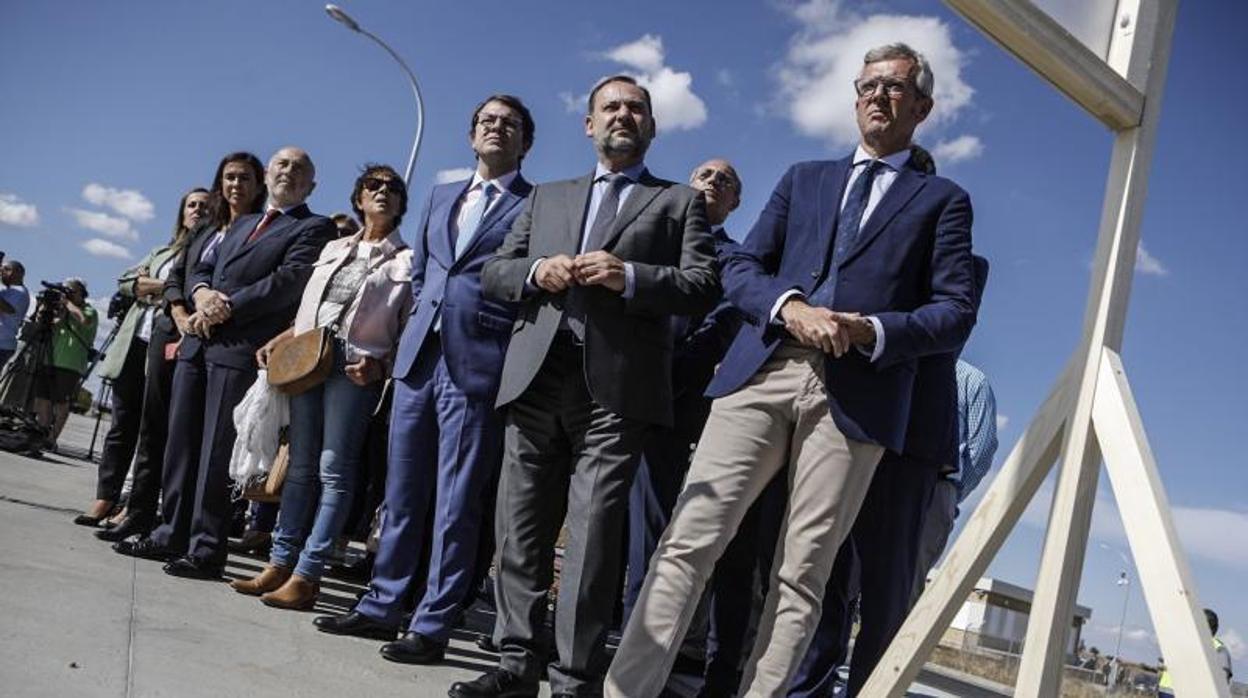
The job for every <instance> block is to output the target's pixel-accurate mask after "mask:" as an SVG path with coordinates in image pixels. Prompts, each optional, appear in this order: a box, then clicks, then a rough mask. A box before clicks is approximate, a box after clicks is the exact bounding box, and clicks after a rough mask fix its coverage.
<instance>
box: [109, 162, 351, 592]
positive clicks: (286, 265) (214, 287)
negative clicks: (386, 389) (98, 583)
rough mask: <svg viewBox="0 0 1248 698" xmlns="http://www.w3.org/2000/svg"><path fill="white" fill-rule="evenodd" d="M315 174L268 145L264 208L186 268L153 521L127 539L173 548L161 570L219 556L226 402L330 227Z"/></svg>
mask: <svg viewBox="0 0 1248 698" xmlns="http://www.w3.org/2000/svg"><path fill="white" fill-rule="evenodd" d="M315 180H316V168H315V166H314V165H313V164H312V159H311V158H309V157H308V154H307V153H306V152H304V151H303V150H301V149H299V148H294V147H286V148H282V149H281V150H279V151H277V152H276V153H275V154H274V155H273V157H272V158H271V159H270V160H269V165H268V168H267V170H266V171H265V184H266V185H267V186H268V191H269V201H268V204H267V206H266V209H265V212H264V213H263V214H253V215H248V216H241V217H239V219H238V220H236V221H235V222H234V224H233V225H232V226H230V228H229V230H227V231H226V233H225V237H224V238H222V240H221V242H220V243H218V244H217V246H216V248H215V249H214V250H212V251H211V252H209V253H208V254H206V255H205V256H204V257H203V258H202V259H201V260H200V261H199V263H198V264H196V265H195V266H194V267H193V268H192V269H190V271H189V273H188V275H187V277H188V279H187V283H188V284H189V285H190V287H191V288H192V297H193V301H194V305H195V313H194V314H193V315H192V316H191V320H190V322H191V324H192V327H193V329H194V333H193V334H187V335H185V336H184V337H183V339H182V344H181V346H180V347H179V349H178V357H179V361H178V366H177V368H176V369H175V370H174V378H173V389H172V395H173V398H172V403H171V404H170V409H169V443H168V444H167V445H166V447H165V473H164V476H163V483H162V491H163V493H164V494H163V496H164V504H163V505H162V506H161V524H160V526H159V527H157V528H156V530H154V531H152V533H151V535H150V536H149V537H148V538H147V539H146V540H145V541H143V542H141V543H140V544H136V545H134V546H131V548H130V549H129V553H130V554H133V555H136V556H138V557H148V558H161V557H165V558H174V559H172V560H171V561H170V562H169V563H168V564H166V565H165V568H164V569H165V572H167V573H168V574H171V575H174V576H179V577H191V578H196V579H216V578H219V577H220V576H221V572H222V569H223V567H224V566H225V559H226V555H227V552H226V542H227V538H226V536H227V535H228V533H229V524H230V480H229V464H230V454H231V452H232V450H233V448H234V439H235V431H234V407H235V406H236V405H237V404H238V403H239V401H240V400H242V398H243V395H244V394H245V393H246V392H247V389H248V388H250V387H251V384H252V383H254V382H255V380H256V370H257V369H256V358H255V356H256V349H258V348H259V347H260V345H262V344H264V343H265V342H267V341H269V340H270V339H272V338H273V336H274V335H276V334H278V333H280V332H281V331H282V330H285V329H286V328H287V327H289V326H290V323H291V322H292V321H293V320H294V317H295V311H296V310H297V309H298V307H299V298H300V296H301V295H302V294H303V287H304V284H306V283H307V281H308V277H309V276H310V275H311V274H312V263H313V262H315V261H316V259H317V257H318V256H319V255H320V252H321V248H322V247H324V246H325V243H327V242H329V241H330V240H331V239H333V237H334V232H335V231H334V224H333V223H332V222H331V221H330V220H329V219H328V218H326V217H324V216H318V215H316V214H314V213H312V212H311V211H310V210H308V206H307V204H305V203H304V201H305V200H306V199H307V198H308V195H309V194H311V193H312V189H313V188H314V187H315V186H316V181H315ZM201 352H202V357H203V361H202V362H200V361H198V360H193V359H197V358H198V357H199V356H200V355H201ZM201 371H202V372H203V375H200V372H201ZM201 386H203V387H202V388H201Z"/></svg>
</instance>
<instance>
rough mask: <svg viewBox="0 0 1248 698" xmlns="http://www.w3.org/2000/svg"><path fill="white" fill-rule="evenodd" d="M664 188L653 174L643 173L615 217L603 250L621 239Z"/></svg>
mask: <svg viewBox="0 0 1248 698" xmlns="http://www.w3.org/2000/svg"><path fill="white" fill-rule="evenodd" d="M663 189H664V187H663V185H662V184H660V183H659V182H658V181H657V180H656V179H655V178H654V177H653V176H651V174H650V173H649V172H648V171H647V172H643V173H642V174H641V179H640V180H638V182H637V183H636V184H634V185H633V189H632V191H630V192H629V193H628V198H627V199H625V200H624V205H623V206H622V207H621V208H620V212H619V213H618V214H616V216H615V222H614V223H612V225H611V232H610V233H609V234H608V235H607V239H606V240H603V241H602V249H604V250H609V249H611V246H612V245H614V244H615V241H616V240H618V239H619V237H620V235H621V234H622V233H623V232H624V229H625V228H627V227H628V226H629V224H630V223H632V222H633V221H634V220H636V218H637V216H639V215H641V212H642V211H644V210H645V209H646V207H647V206H649V205H650V202H651V201H654V197H656V196H658V195H659V192H661V191H663Z"/></svg>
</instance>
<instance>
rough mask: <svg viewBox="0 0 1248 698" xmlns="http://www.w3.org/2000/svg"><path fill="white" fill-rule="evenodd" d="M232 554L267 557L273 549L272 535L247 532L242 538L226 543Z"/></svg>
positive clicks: (266, 532)
mask: <svg viewBox="0 0 1248 698" xmlns="http://www.w3.org/2000/svg"><path fill="white" fill-rule="evenodd" d="M226 547H228V548H229V551H230V552H232V553H246V554H251V555H268V554H269V550H270V549H271V548H272V547H273V534H272V533H269V532H268V531H247V532H245V533H244V534H243V537H242V538H239V539H238V540H232V541H230V542H229V543H226Z"/></svg>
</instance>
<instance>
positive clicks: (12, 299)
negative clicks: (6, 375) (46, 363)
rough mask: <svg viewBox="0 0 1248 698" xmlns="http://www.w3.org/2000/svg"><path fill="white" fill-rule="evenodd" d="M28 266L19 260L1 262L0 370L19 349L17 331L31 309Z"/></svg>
mask: <svg viewBox="0 0 1248 698" xmlns="http://www.w3.org/2000/svg"><path fill="white" fill-rule="evenodd" d="M25 283H26V267H23V266H22V263H21V262H19V261H17V260H13V259H10V260H6V261H5V262H4V264H0V284H2V285H3V286H4V288H0V370H3V369H4V365H5V364H7V363H8V362H9V359H10V358H12V356H13V353H14V352H16V351H17V331H18V330H20V329H21V328H22V321H23V320H25V319H26V311H27V310H29V309H30V291H28V290H26V286H25Z"/></svg>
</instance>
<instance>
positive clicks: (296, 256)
mask: <svg viewBox="0 0 1248 698" xmlns="http://www.w3.org/2000/svg"><path fill="white" fill-rule="evenodd" d="M336 234H337V229H335V228H334V223H333V221H331V220H330V219H328V218H321V217H317V218H316V219H314V222H312V223H311V224H310V225H306V226H305V227H304V229H303V230H301V231H300V232H299V234H298V235H297V236H296V238H295V240H294V242H292V243H291V244H290V246H289V247H288V248H286V254H285V255H284V256H283V257H282V261H281V262H280V263H279V264H278V265H277V267H276V268H275V269H274V270H273V271H272V272H270V273H269V274H267V275H265V276H264V277H263V278H261V279H259V280H258V281H255V282H254V283H251V284H248V285H246V286H244V287H242V288H240V289H238V290H237V291H235V292H234V293H232V294H230V308H231V311H230V315H231V319H232V320H233V321H234V322H239V323H245V322H248V321H249V320H251V319H254V318H257V317H260V316H263V315H266V314H268V313H270V312H272V311H273V310H275V309H280V308H284V307H290V306H297V305H298V304H299V299H300V296H302V294H303V287H304V286H305V285H306V284H307V283H308V277H309V276H311V275H312V264H313V263H314V262H315V261H316V260H317V258H318V257H320V255H321V248H323V247H325V244H326V243H328V242H329V241H330V240H332V239H334V237H335V236H336ZM200 266H201V267H203V266H206V265H200Z"/></svg>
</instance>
